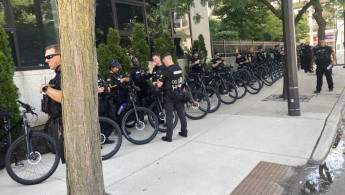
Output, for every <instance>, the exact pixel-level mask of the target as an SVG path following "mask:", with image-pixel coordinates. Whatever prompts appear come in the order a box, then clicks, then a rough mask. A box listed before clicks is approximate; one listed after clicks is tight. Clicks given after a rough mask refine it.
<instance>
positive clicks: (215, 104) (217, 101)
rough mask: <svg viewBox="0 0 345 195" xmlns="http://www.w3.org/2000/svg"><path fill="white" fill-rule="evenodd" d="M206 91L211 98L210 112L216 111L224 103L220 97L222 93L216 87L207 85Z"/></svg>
mask: <svg viewBox="0 0 345 195" xmlns="http://www.w3.org/2000/svg"><path fill="white" fill-rule="evenodd" d="M205 91H206V93H207V96H208V99H209V100H210V104H211V105H210V110H209V111H208V113H213V112H216V111H217V110H218V109H219V108H220V105H221V104H222V100H221V98H220V95H219V93H218V91H217V90H216V89H214V88H213V87H209V86H206V87H205Z"/></svg>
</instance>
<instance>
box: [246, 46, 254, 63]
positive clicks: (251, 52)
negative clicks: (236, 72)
mask: <svg viewBox="0 0 345 195" xmlns="http://www.w3.org/2000/svg"><path fill="white" fill-rule="evenodd" d="M247 59H248V63H250V64H251V65H254V64H255V63H256V56H255V54H254V48H253V47H249V49H248V53H247Z"/></svg>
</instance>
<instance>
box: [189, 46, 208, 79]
mask: <svg viewBox="0 0 345 195" xmlns="http://www.w3.org/2000/svg"><path fill="white" fill-rule="evenodd" d="M192 55H193V56H192V58H191V59H190V60H189V68H190V69H191V73H192V74H201V73H203V72H204V68H203V66H202V63H201V60H200V58H199V51H198V50H197V49H193V50H192Z"/></svg>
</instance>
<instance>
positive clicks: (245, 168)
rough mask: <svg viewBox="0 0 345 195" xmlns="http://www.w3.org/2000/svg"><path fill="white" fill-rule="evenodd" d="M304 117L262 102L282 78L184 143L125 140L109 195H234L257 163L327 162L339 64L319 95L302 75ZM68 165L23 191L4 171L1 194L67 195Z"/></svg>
mask: <svg viewBox="0 0 345 195" xmlns="http://www.w3.org/2000/svg"><path fill="white" fill-rule="evenodd" d="M298 77H299V78H298V79H299V93H300V96H302V95H306V96H311V99H310V100H309V101H305V102H301V103H300V104H301V116H298V117H291V116H288V114H287V113H288V111H287V102H283V101H262V100H263V99H265V98H266V97H268V96H270V95H272V94H281V92H282V86H283V81H282V79H281V80H279V81H277V82H276V83H275V84H274V85H273V86H270V87H267V86H264V88H263V89H262V91H261V92H260V93H259V94H257V95H251V94H247V95H246V96H245V97H244V98H243V99H241V100H238V101H237V102H236V103H235V104H233V105H224V104H222V106H221V108H220V110H219V111H217V112H216V113H213V114H209V115H207V116H206V117H205V118H204V119H202V120H198V121H193V120H188V130H189V134H188V137H187V138H183V137H180V136H178V135H177V132H178V129H179V126H178V127H177V128H176V131H175V135H174V137H173V142H171V143H167V142H163V141H161V137H162V136H163V134H162V133H159V134H158V135H157V137H156V138H155V139H154V140H153V141H152V142H150V143H149V144H146V145H134V144H131V143H129V142H128V141H127V140H126V139H124V141H123V144H122V147H121V149H120V151H119V152H118V153H117V154H116V155H115V156H114V157H113V158H111V159H109V160H107V161H104V162H103V173H104V181H105V187H106V192H107V193H109V194H121V195H123V194H135V195H138V194H150V195H153V194H154V195H156V194H157V195H160V194H198V195H200V194H207V195H209V194H230V193H231V192H232V191H233V190H234V189H235V188H236V186H237V185H238V184H239V183H240V182H241V181H242V180H243V179H244V178H245V177H246V176H247V175H248V173H249V172H250V171H251V170H252V169H253V168H254V167H255V166H256V165H257V164H258V163H259V162H260V161H267V162H272V163H279V164H283V165H290V166H299V165H304V164H306V163H307V162H308V161H311V162H315V163H317V162H322V160H323V158H324V157H325V156H326V155H327V153H328V150H329V148H330V146H331V143H332V140H333V138H334V136H335V134H336V131H337V127H338V123H339V119H340V118H341V116H342V113H343V107H344V103H345V93H344V87H345V82H344V80H343V78H345V69H343V68H342V67H340V66H338V67H334V70H333V80H334V83H335V85H334V86H335V88H334V91H333V92H328V89H327V83H326V80H325V79H324V85H323V90H322V91H321V93H320V94H317V95H315V94H314V93H313V91H314V90H315V86H316V75H315V73H304V71H303V70H300V71H299V72H298ZM65 171H66V167H65V165H61V164H60V165H59V167H58V170H57V171H56V172H55V173H54V175H53V176H52V177H51V178H49V179H48V180H46V181H45V182H43V183H41V184H38V185H34V186H24V185H20V184H18V183H16V182H14V181H13V180H12V179H11V178H10V177H9V176H8V174H7V172H6V170H1V171H0V187H1V194H54V195H55V194H56V195H60V194H66V193H67V192H66V174H65Z"/></svg>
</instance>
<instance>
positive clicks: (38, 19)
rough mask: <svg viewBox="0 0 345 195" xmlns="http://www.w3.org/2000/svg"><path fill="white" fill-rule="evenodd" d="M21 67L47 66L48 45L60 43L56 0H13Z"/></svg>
mask: <svg viewBox="0 0 345 195" xmlns="http://www.w3.org/2000/svg"><path fill="white" fill-rule="evenodd" d="M11 5H12V11H13V18H14V25H15V36H16V38H17V42H18V49H17V51H18V53H19V58H20V62H19V63H18V64H19V67H18V68H19V69H26V68H29V67H31V68H32V67H40V66H46V67H47V64H45V62H44V52H45V47H46V46H47V45H51V44H56V43H58V25H57V13H56V6H55V1H54V0H47V1H35V0H26V1H16V0H11Z"/></svg>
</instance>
